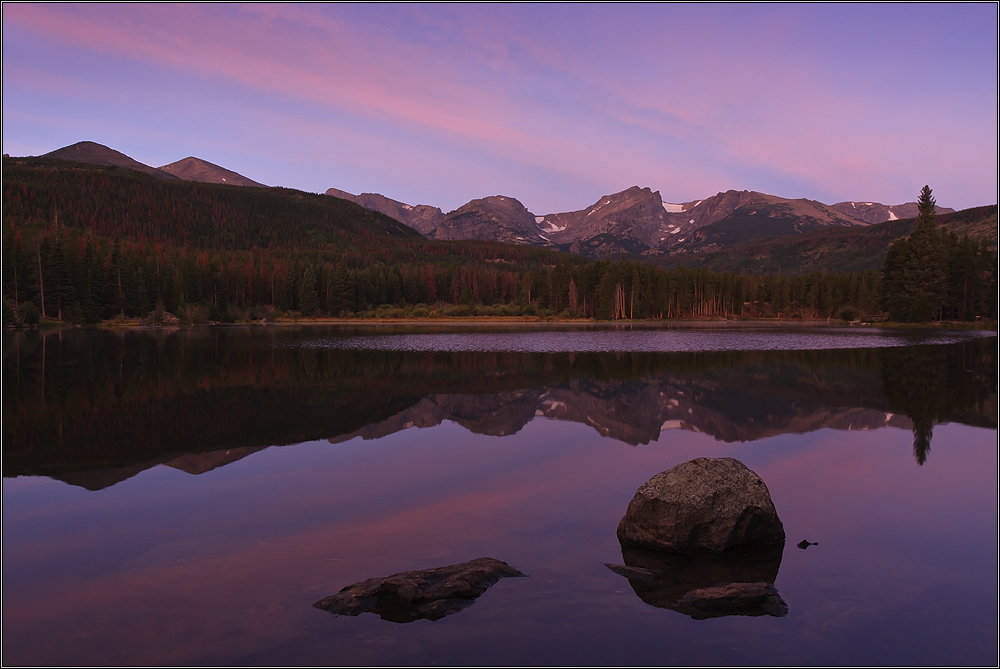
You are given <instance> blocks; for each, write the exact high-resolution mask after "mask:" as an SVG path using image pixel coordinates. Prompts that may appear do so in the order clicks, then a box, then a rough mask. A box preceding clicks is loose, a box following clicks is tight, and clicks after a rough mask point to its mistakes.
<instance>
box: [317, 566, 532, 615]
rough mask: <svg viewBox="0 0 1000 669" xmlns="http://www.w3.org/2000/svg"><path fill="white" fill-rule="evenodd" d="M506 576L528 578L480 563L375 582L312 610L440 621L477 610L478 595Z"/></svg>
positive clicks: (342, 593) (408, 573) (333, 597)
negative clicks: (468, 610) (461, 612)
mask: <svg viewBox="0 0 1000 669" xmlns="http://www.w3.org/2000/svg"><path fill="white" fill-rule="evenodd" d="M507 576H524V574H522V573H521V572H520V571H518V570H517V569H514V568H513V567H511V566H510V565H508V564H507V563H506V562H501V561H500V560H495V559H493V558H477V559H475V560H470V561H468V562H462V563H461V564H453V565H448V566H447V567H436V568H434V569H424V570H421V571H404V572H400V573H398V574H392V575H391V576H380V577H378V578H370V579H368V580H367V581H361V582H360V583H355V584H353V585H348V586H346V587H344V588H343V589H341V591H340V592H338V593H337V594H335V595H331V596H330V597H326V598H324V599H321V600H319V601H318V602H316V603H315V604H313V606H315V607H316V608H318V609H323V610H324V611H329V612H331V613H337V614H340V615H344V616H357V615H360V614H362V613H365V612H366V611H369V612H371V613H375V614H377V615H379V616H380V617H381V618H382V619H383V620H389V621H392V622H396V623H408V622H412V621H414V620H420V619H425V620H439V619H441V618H444V617H445V616H447V615H451V614H452V613H458V612H459V611H461V610H463V609H465V608H467V607H469V606H472V604H473V603H474V602H475V601H476V598H478V597H479V595H481V594H483V593H484V592H486V590H487V589H488V588H489V587H490V586H491V585H493V584H494V583H496V582H497V581H499V580H500V579H501V578H504V577H507Z"/></svg>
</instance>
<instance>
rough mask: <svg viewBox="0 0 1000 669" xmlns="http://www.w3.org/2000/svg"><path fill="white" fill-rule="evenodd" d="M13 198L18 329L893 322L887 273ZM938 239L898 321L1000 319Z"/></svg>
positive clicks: (62, 189) (987, 277)
mask: <svg viewBox="0 0 1000 669" xmlns="http://www.w3.org/2000/svg"><path fill="white" fill-rule="evenodd" d="M3 191H4V202H3V296H4V322H5V323H7V324H11V323H26V324H31V323H35V322H38V321H39V320H41V319H50V320H56V321H71V322H88V323H95V322H98V321H100V320H103V319H110V318H118V319H124V318H146V319H149V320H151V321H154V322H158V321H160V320H162V319H164V318H167V314H168V313H169V314H176V315H177V316H178V317H180V318H181V319H182V320H185V321H190V322H203V321H207V320H214V321H228V322H233V321H244V320H248V319H255V320H256V319H261V318H268V317H277V316H282V315H290V316H299V315H305V316H314V315H331V316H367V317H373V316H374V317H401V316H418V317H428V316H429V317H434V316H466V315H479V316H484V315H506V316H522V315H542V316H552V315H559V316H562V317H585V318H597V319H623V318H624V319H631V318H636V319H639V318H692V317H693V318H703V317H715V318H719V317H722V318H739V317H762V316H763V317H785V318H833V317H839V318H844V319H846V320H853V319H855V318H858V317H863V316H869V317H879V316H881V315H882V314H884V313H885V312H886V311H887V310H888V309H889V308H890V306H889V303H888V302H887V301H886V299H887V298H886V293H885V290H884V287H885V286H886V284H885V281H884V276H885V274H884V273H883V271H880V269H876V268H869V269H865V270H864V271H852V272H841V273H837V274H834V273H828V272H824V271H821V270H819V269H815V270H813V271H809V272H801V273H799V274H798V275H797V276H791V275H788V274H784V273H777V272H775V273H771V274H763V273H757V274H752V273H746V272H740V273H736V272H731V271H725V272H715V271H711V270H709V269H704V268H699V269H694V268H677V269H673V270H669V271H668V270H665V269H663V268H660V267H655V266H651V265H649V264H646V263H644V262H610V261H602V262H591V261H588V260H586V259H584V258H581V257H578V256H572V255H567V254H560V253H557V252H554V251H549V250H543V249H537V248H532V247H528V246H514V245H508V244H501V243H495V242H484V241H453V242H446V241H431V240H427V239H424V238H423V237H421V236H420V235H419V234H417V233H416V232H415V231H413V230H412V229H410V228H407V227H406V226H404V225H402V224H401V223H399V222H397V221H394V220H392V219H390V218H388V217H387V216H384V215H382V214H379V213H377V212H372V211H369V210H366V209H364V208H362V207H360V206H358V205H356V204H354V203H351V202H348V201H346V200H341V199H338V198H335V197H331V196H327V195H316V194H311V193H304V192H300V191H293V190H288V189H279V188H247V187H238V186H228V185H215V184H203V183H190V182H174V181H157V180H154V179H153V178H151V177H149V176H147V175H143V174H139V173H135V172H130V171H128V170H123V169H121V168H113V167H95V166H90V165H81V164H76V163H66V162H63V161H54V160H40V159H20V158H14V159H9V158H5V159H4V183H3ZM963 213H964V212H959V213H958V214H955V215H956V216H957V215H959V214H963ZM995 215H996V214H995V208H994V211H993V216H994V220H995ZM942 218H944V217H942ZM872 227H876V226H872ZM886 230H888V229H886ZM848 232H850V231H848ZM831 234H833V233H831ZM886 234H890V233H886ZM936 239H939V243H940V244H941V245H943V247H942V248H946V252H945V256H942V257H945V258H946V259H947V260H946V261H945V265H947V266H948V268H949V269H948V272H947V277H946V278H945V283H946V284H947V287H945V288H936V289H935V290H936V291H937V292H935V293H934V295H935V300H937V301H935V302H934V309H933V310H932V311H931V313H930V314H929V315H928V314H927V313H925V312H926V311H927V310H926V309H923V310H921V309H917V310H911V309H909V307H907V309H904V310H902V311H900V310H898V309H897V310H896V311H894V312H893V313H894V314H895V315H896V316H897V317H899V318H900V319H903V320H926V319H927V318H939V319H940V318H961V319H972V318H975V317H987V318H995V317H996V254H995V251H994V250H991V249H989V248H988V247H987V246H985V245H971V242H968V241H960V240H958V239H957V238H956V237H954V235H950V234H944V235H942V236H940V237H939V238H936ZM889 242H891V240H886V241H884V242H880V243H884V244H888V243H889ZM936 243H937V242H936ZM949 263H950V264H949ZM970 263H971V264H970ZM779 270H780V267H779ZM911 274H912V272H911ZM959 284H961V285H960V287H959ZM912 297H913V296H912V295H910V296H909V297H907V298H906V299H908V300H911V301H912ZM938 298H940V299H938ZM918 306H920V305H918ZM168 320H169V318H168Z"/></svg>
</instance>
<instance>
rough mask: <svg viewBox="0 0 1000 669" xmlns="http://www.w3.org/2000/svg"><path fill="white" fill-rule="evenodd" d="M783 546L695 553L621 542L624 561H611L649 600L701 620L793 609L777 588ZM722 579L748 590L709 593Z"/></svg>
mask: <svg viewBox="0 0 1000 669" xmlns="http://www.w3.org/2000/svg"><path fill="white" fill-rule="evenodd" d="M783 549H784V545H783V544H781V545H772V546H768V547H761V548H757V549H754V550H736V551H727V552H726V553H723V554H720V555H697V556H692V555H678V554H673V553H666V552H663V551H653V550H647V549H643V548H636V547H633V546H629V545H627V544H622V560H623V561H624V562H625V564H624V565H614V564H608V565H606V566H607V567H608V569H610V570H611V571H613V572H615V573H616V574H619V575H620V576H624V577H625V578H627V579H628V582H629V585H631V586H632V589H633V590H634V591H635V594H636V595H638V596H639V599H641V600H642V601H644V602H646V603H647V604H650V605H652V606H656V607H658V608H661V609H671V610H673V611H678V612H680V613H683V614H685V615H688V616H691V617H692V618H695V619H697V620H703V619H705V618H718V617H721V616H733V615H739V616H762V615H770V616H778V617H780V616H784V615H785V614H787V613H788V605H787V604H785V602H784V601H783V600H782V599H781V596H780V595H779V594H778V592H777V590H775V589H774V581H775V579H777V577H778V568H779V567H780V566H781V556H782V551H783ZM720 584H728V585H733V584H737V585H738V586H744V589H743V590H742V591H740V590H739V589H732V590H730V591H729V592H710V589H712V588H713V587H714V586H719V585H720ZM727 595H728V596H727Z"/></svg>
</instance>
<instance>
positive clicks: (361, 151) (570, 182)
mask: <svg viewBox="0 0 1000 669" xmlns="http://www.w3.org/2000/svg"><path fill="white" fill-rule="evenodd" d="M997 18H998V17H997V5H996V4H995V3H981V4H959V5H954V4H948V5H934V4H919V5H903V4H859V5H858V4H855V5H830V4H822V5H816V4H806V5H757V4H751V5H720V4H710V5H706V6H702V5H669V4H668V5H651V6H649V5H626V6H618V5H614V6H608V5H596V6H592V5H499V6H493V5H472V6H467V5H458V6H452V5H430V6H427V5H403V6H398V5H332V6H328V5H304V6H295V5H280V6H271V5H256V4H255V5H248V6H239V5H216V4H211V5H191V4H180V5H175V4H156V5H118V4H115V5H108V4H100V5H86V4H71V5H56V4H47V5H32V4H4V5H3V47H2V48H3V152H4V153H5V154H9V155H13V156H24V155H41V154H44V153H47V152H49V151H53V150H55V149H58V148H61V147H63V146H67V145H69V144H73V143H75V142H79V141H84V140H90V141H95V142H98V143H100V144H105V145H107V146H110V147H111V148H113V149H116V150H118V151H121V152H123V153H125V154H127V155H129V156H131V157H132V158H134V159H136V160H138V161H140V162H143V163H146V164H147V165H153V166H155V167H159V166H161V165H165V164H168V163H171V162H174V161H177V160H180V159H182V158H185V157H187V156H197V157H199V158H202V159H204V160H208V161H210V162H212V163H216V164H218V165H221V166H224V167H226V168H228V169H232V170H235V171H237V172H239V173H240V174H243V175H244V176H247V177H249V178H251V179H254V180H256V181H259V182H261V183H265V184H267V185H272V186H278V185H280V186H287V187H290V188H298V189H301V190H305V191H312V192H323V191H325V190H326V189H327V188H331V187H334V188H339V189H341V190H345V191H348V192H350V193H361V192H378V193H382V194H383V195H386V196H388V197H391V198H393V199H396V200H400V201H403V202H406V203H409V204H430V205H434V206H438V207H441V208H442V209H443V210H445V211H450V210H453V209H456V208H458V207H459V206H461V205H462V204H464V203H465V202H468V201H469V200H472V199H475V198H480V197H486V196H489V195H507V196H510V197H515V198H517V199H519V200H520V201H521V202H522V203H523V204H524V205H525V206H526V207H527V208H528V209H529V210H530V211H532V212H533V213H535V214H540V215H542V214H549V213H557V212H563V211H572V210H579V209H583V208H585V207H587V206H589V205H591V204H593V203H594V202H596V201H597V200H599V199H600V198H601V197H602V196H603V195H607V194H610V193H614V192H618V191H621V190H624V189H626V188H628V187H630V186H634V185H636V186H641V187H649V188H652V189H653V190H658V191H659V192H660V194H661V196H662V198H663V200H664V201H667V202H685V201H692V200H698V199H703V198H705V197H707V196H710V195H714V194H715V193H717V192H720V191H725V190H730V189H735V190H756V191H761V192H764V193H769V194H772V195H778V196H781V197H787V198H809V199H813V200H819V201H821V202H825V203H827V204H832V203H835V202H841V201H846V200H853V201H875V202H882V203H884V204H899V203H902V202H908V201H914V200H916V198H917V195H918V194H919V191H920V189H921V187H922V186H923V185H924V184H928V185H930V186H931V188H932V189H933V190H934V195H935V197H936V198H937V201H938V204H940V205H942V206H949V207H954V208H956V209H961V208H965V207H972V206H979V205H985V204H993V203H996V202H997V183H998V182H997V178H998V177H997V159H998V157H997V122H998V118H997V59H998V53H997Z"/></svg>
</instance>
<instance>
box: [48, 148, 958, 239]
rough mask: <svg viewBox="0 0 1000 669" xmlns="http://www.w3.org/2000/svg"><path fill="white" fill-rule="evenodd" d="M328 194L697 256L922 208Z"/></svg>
mask: <svg viewBox="0 0 1000 669" xmlns="http://www.w3.org/2000/svg"><path fill="white" fill-rule="evenodd" d="M43 157H44V158H54V159H59V160H71V161H75V162H82V163H91V164H97V165H110V166H116V167H122V168H125V169H130V170H136V171H139V172H143V173H145V174H149V175H151V176H153V177H155V178H157V179H163V180H178V179H179V180H184V181H198V182H205V183H216V184H229V185H236V186H246V187H265V186H264V185H263V184H261V183H258V182H256V181H253V180H252V179H249V178H247V177H245V176H243V175H241V174H239V173H237V172H234V171H232V170H228V169H226V168H224V167H220V166H219V165H215V164H213V163H210V162H208V161H206V160H203V159H200V158H195V157H193V156H192V157H188V158H184V159H183V160H179V161H177V162H174V163H170V164H169V165H163V166H161V167H159V168H156V167H151V166H149V165H144V164H143V163H140V162H138V161H136V160H134V159H132V158H130V157H129V156H126V155H125V154H123V153H120V152H118V151H115V150H114V149H110V148H108V147H106V146H103V145H101V144H97V143H95V142H79V143H77V144H73V145H71V146H67V147H64V148H62V149H59V150H57V151H53V152H51V153H48V154H45V155H44V156H43ZM326 195H329V196H331V197H336V198H340V199H343V200H348V201H350V202H353V203H355V204H358V205H360V206H362V207H364V208H366V209H369V210H372V211H376V212H379V213H382V214H384V215H386V216H389V217H391V218H393V219H395V220H396V221H399V222H401V223H403V224H405V225H407V226H408V227H410V228H413V229H414V230H416V231H417V232H419V233H420V234H422V235H424V236H425V237H427V238H429V239H439V240H460V239H481V240H488V241H497V242H503V243H510V244H520V245H530V246H535V247H539V248H547V249H552V250H557V251H562V252H565V253H572V254H575V255H580V256H584V257H588V258H609V257H616V256H625V255H628V256H647V257H654V258H664V257H681V256H684V257H689V256H697V255H703V254H712V253H719V252H722V251H726V250H729V249H734V248H737V247H741V246H745V245H747V244H751V243H755V242H759V241H761V240H764V239H770V238H776V237H782V236H788V235H803V234H807V233H810V232H813V231H820V230H829V229H837V228H861V227H865V226H870V225H875V224H880V223H885V222H891V221H896V220H903V219H908V218H912V217H914V216H916V215H917V204H916V203H915V202H906V203H903V204H898V205H884V204H881V203H878V202H851V201H849V202H838V203H836V204H832V205H826V204H823V203H822V202H817V201H815V200H808V199H788V198H782V197H778V196H775V195H768V194H765V193H758V192H755V191H746V190H744V191H736V190H729V191H725V192H720V193H717V194H715V195H712V196H708V197H705V198H704V199H701V200H692V201H690V202H681V203H671V202H664V201H663V199H662V197H661V195H660V193H659V191H654V190H652V189H650V188H641V187H639V186H632V187H631V188H627V189H625V190H623V191H620V192H618V193H612V194H610V195H605V196H603V197H601V198H600V199H599V200H598V201H597V202H595V203H594V204H592V205H590V206H589V207H586V208H585V209H581V210H577V211H569V212H561V213H553V214H545V215H537V214H535V213H533V212H530V211H528V209H527V208H526V207H525V206H524V205H523V204H522V203H521V202H520V201H518V200H517V199H515V198H513V197H509V196H505V195H492V196H489V197H484V198H480V199H475V200H471V201H470V202H468V203H466V204H464V205H462V206H461V207H459V208H458V209H455V210H454V211H450V212H447V213H446V212H444V211H442V210H441V209H440V208H438V207H435V206H432V205H427V204H417V205H410V204H406V203H404V202H400V201H398V200H394V199H392V198H389V197H386V196H385V195H381V194H379V193H362V194H360V195H353V194H351V193H348V192H346V191H343V190H339V189H337V188H330V189H328V190H327V191H326ZM950 212H954V209H950V208H947V207H938V213H940V214H945V213H950Z"/></svg>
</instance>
